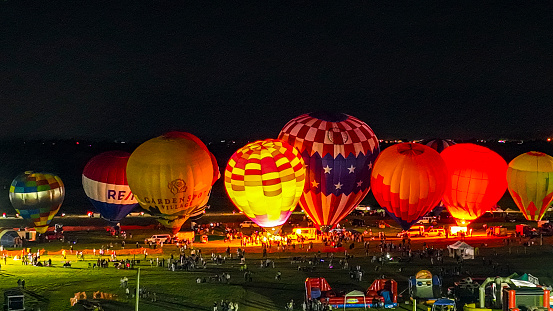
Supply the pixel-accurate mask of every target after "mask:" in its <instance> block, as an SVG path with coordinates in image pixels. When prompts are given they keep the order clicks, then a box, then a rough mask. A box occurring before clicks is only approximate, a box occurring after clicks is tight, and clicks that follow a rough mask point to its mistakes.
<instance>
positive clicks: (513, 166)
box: [507, 151, 553, 221]
mask: <svg viewBox="0 0 553 311" xmlns="http://www.w3.org/2000/svg"><path fill="white" fill-rule="evenodd" d="M507 185H508V188H509V193H510V194H511V197H512V198H513V200H514V201H515V203H516V205H517V206H518V207H519V208H520V211H521V212H522V213H523V214H524V217H526V219H527V220H533V221H538V220H540V219H541V218H542V217H543V215H544V214H545V212H546V211H547V208H548V207H549V204H551V201H552V200H553V157H551V156H549V155H547V154H545V153H542V152H537V151H530V152H527V153H523V154H521V155H519V156H518V157H516V158H514V159H513V160H512V161H511V162H510V163H509V167H508V169H507Z"/></svg>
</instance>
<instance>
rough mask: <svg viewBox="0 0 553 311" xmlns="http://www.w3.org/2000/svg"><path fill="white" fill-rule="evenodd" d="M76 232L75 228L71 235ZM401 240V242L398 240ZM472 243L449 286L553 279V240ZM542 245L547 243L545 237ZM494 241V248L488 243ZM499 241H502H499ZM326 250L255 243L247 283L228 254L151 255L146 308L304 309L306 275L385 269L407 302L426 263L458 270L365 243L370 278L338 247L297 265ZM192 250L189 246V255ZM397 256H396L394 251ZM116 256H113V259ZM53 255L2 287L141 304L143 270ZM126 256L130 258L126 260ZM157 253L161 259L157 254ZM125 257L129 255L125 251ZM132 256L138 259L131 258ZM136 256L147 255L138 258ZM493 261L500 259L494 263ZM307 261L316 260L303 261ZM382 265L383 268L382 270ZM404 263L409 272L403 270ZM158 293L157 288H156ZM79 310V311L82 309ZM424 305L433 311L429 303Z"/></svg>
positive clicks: (86, 239) (17, 268) (39, 295)
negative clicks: (201, 264) (383, 256)
mask: <svg viewBox="0 0 553 311" xmlns="http://www.w3.org/2000/svg"><path fill="white" fill-rule="evenodd" d="M131 233H132V234H133V237H132V239H130V240H128V241H127V248H128V247H135V244H134V243H135V242H136V241H139V242H141V243H142V242H143V241H144V238H146V237H149V236H150V235H151V234H153V233H155V232H153V231H151V230H150V231H148V230H133V231H132V232H131ZM68 235H69V233H68ZM70 236H71V240H77V241H78V243H77V244H75V245H74V250H75V251H77V250H80V249H92V248H96V249H99V248H100V247H101V246H102V245H106V246H107V245H109V244H110V243H113V244H114V247H113V249H115V250H118V249H120V248H121V244H120V241H121V240H120V239H116V238H112V237H110V236H108V235H106V233H105V232H103V231H91V232H84V231H83V232H72V233H71V234H70ZM454 241H455V239H452V238H450V239H448V240H446V239H435V240H430V239H420V240H417V239H414V240H413V245H414V248H415V249H422V243H423V242H425V243H426V244H427V246H429V247H435V248H445V247H446V246H447V245H448V244H452V243H453V242H454ZM396 242H397V241H396ZM467 242H468V243H469V244H471V245H473V246H478V247H479V249H480V255H479V256H478V257H477V259H475V260H469V261H466V262H465V264H464V266H463V270H462V275H460V276H456V277H446V278H444V283H445V286H449V285H451V284H452V283H453V281H456V280H460V279H461V278H463V277H466V276H469V275H471V276H482V277H487V276H495V275H501V276H507V275H508V274H510V273H512V272H518V273H524V272H526V273H531V274H533V275H535V276H537V277H539V278H540V280H541V281H542V282H544V283H546V284H551V280H552V279H551V277H552V276H553V248H552V247H551V242H552V241H551V238H548V239H546V240H545V241H544V245H541V246H538V245H535V246H532V247H523V246H520V244H516V245H514V246H513V245H511V246H510V247H509V246H503V243H502V240H501V239H500V238H486V237H481V238H467ZM376 244H377V242H376V241H374V242H372V243H371V255H373V254H377V249H376ZM537 244H539V243H538V242H537ZM227 245H230V244H225V243H224V242H223V241H221V240H219V241H214V242H213V241H210V242H209V243H207V244H200V243H195V245H194V246H195V247H196V249H198V248H201V249H202V253H203V254H204V257H207V258H209V257H210V256H211V253H212V252H214V253H218V254H222V253H224V251H225V250H226V247H227ZM486 245H487V246H486ZM492 246H495V247H492ZM30 247H31V248H32V250H33V251H36V250H37V249H38V248H40V249H42V248H44V249H45V250H46V252H48V251H59V250H60V249H61V248H62V247H63V248H65V249H69V244H68V243H67V242H65V243H62V242H52V243H43V244H32V243H31V244H30ZM237 247H239V244H238V243H236V241H234V243H233V244H232V245H231V251H232V253H233V254H235V252H236V248H237ZM318 250H322V245H321V244H320V243H315V248H314V251H311V252H307V251H306V249H299V247H298V248H296V250H295V251H293V252H286V253H283V252H278V251H277V250H276V249H275V248H272V249H271V250H270V254H269V258H271V259H273V260H274V261H275V268H274V269H273V268H260V264H259V263H260V259H261V249H260V247H248V248H247V249H246V258H247V260H246V262H247V264H248V266H249V269H250V270H251V271H252V272H253V281H252V282H251V283H250V282H245V281H244V278H243V273H242V272H241V271H239V266H240V265H239V262H238V261H237V260H236V259H234V260H227V261H226V263H225V264H223V265H216V264H214V263H211V262H210V261H208V262H209V264H208V266H207V268H206V269H198V270H195V271H192V272H186V271H175V272H173V271H168V270H167V269H166V268H160V267H151V266H150V263H149V262H148V261H144V260H143V256H140V257H142V258H140V259H142V260H141V263H140V265H139V266H138V267H140V268H141V279H140V285H141V287H144V288H145V289H147V290H148V291H150V292H151V293H156V298H157V301H154V302H153V301H152V299H151V298H147V299H142V300H141V302H140V310H212V306H213V303H214V302H215V301H221V300H222V299H224V300H229V301H233V302H238V303H239V305H240V310H252V311H253V310H284V306H285V304H286V303H287V302H288V301H290V299H293V300H294V301H295V302H296V309H297V310H301V306H300V304H301V302H302V301H303V299H304V298H303V297H304V281H305V278H306V277H310V276H312V277H319V276H322V277H325V278H326V279H327V280H328V282H329V283H330V285H331V286H332V287H333V288H336V289H338V290H340V289H342V290H346V291H350V290H353V289H358V290H362V291H364V290H366V289H367V288H368V287H369V285H370V284H371V283H372V281H373V280H374V279H375V278H377V277H380V276H381V275H385V276H386V277H390V278H394V279H395V280H396V281H397V282H398V287H399V291H400V292H403V294H402V296H401V297H400V301H401V302H403V301H405V300H408V298H409V297H408V293H407V291H405V290H406V288H407V279H408V277H409V276H412V275H414V274H415V273H416V272H417V271H419V270H421V269H428V270H430V271H431V272H433V273H438V272H439V271H440V270H441V269H445V270H447V269H450V268H452V267H453V266H455V265H456V263H455V262H454V261H453V259H451V258H446V260H445V262H444V264H443V265H437V266H431V264H430V260H429V259H419V258H417V259H415V260H414V261H412V262H409V263H404V262H397V261H392V262H389V263H386V264H385V265H384V266H382V267H381V268H376V265H375V264H373V263H371V262H370V260H369V259H370V257H369V258H367V257H365V253H364V250H363V249H362V245H361V244H360V243H356V247H355V248H354V249H352V250H348V254H350V255H353V256H354V257H353V258H352V259H350V260H349V266H350V267H352V266H356V265H359V266H361V268H362V269H363V270H364V271H365V275H364V278H363V281H362V282H358V281H355V280H352V279H350V277H349V270H344V269H340V268H339V267H337V266H339V265H336V261H337V260H339V259H342V258H344V253H343V251H342V252H337V253H335V258H336V259H335V261H334V263H335V264H334V268H332V269H330V268H329V267H328V259H327V254H326V253H324V252H323V253H322V254H321V257H322V259H323V260H324V262H321V263H320V264H319V265H317V266H315V270H314V271H313V272H305V271H298V264H291V263H290V260H289V258H290V257H292V256H306V257H313V256H314V253H315V252H317V251H318ZM163 251H164V252H163V255H162V256H160V259H161V258H165V259H168V258H169V257H170V256H171V254H173V255H174V256H175V257H176V258H178V253H179V252H178V249H177V248H176V247H175V246H174V245H165V246H164V247H163ZM189 251H190V250H187V252H188V253H189ZM391 255H392V256H395V255H396V254H393V253H392V254H391ZM107 257H108V256H105V258H107ZM482 257H485V259H486V260H485V262H486V265H483V262H484V261H483V260H482ZM49 258H51V259H52V262H53V264H54V267H34V266H32V265H28V266H24V265H22V264H21V261H16V260H13V259H12V258H10V259H8V260H7V265H5V264H4V263H3V262H2V267H1V270H0V290H2V291H3V290H5V289H8V288H12V287H17V281H18V279H25V281H26V290H25V296H26V305H27V306H28V309H29V310H32V309H33V308H35V310H36V309H37V308H38V307H40V310H54V311H57V310H71V306H70V298H71V297H73V296H74V295H75V293H77V292H86V293H87V296H88V297H91V296H92V293H93V292H95V291H101V292H105V293H110V294H115V295H117V301H116V302H105V303H102V306H103V307H104V309H105V310H134V300H133V299H127V297H126V295H125V292H124V290H123V288H121V287H120V279H121V278H122V277H125V276H126V277H127V278H128V279H129V286H130V287H131V288H135V287H136V275H137V270H136V269H135V270H118V269H115V268H113V267H112V266H110V267H109V268H106V269H91V268H89V263H93V262H96V258H94V257H93V256H92V255H87V256H85V261H79V260H77V258H76V255H72V254H68V259H67V260H71V262H72V267H71V268H63V267H62V263H63V262H64V260H63V258H62V257H61V256H60V255H45V256H42V258H41V260H42V261H43V260H47V259H49ZM124 258H125V257H123V259H124ZM154 258H155V257H154ZM118 259H121V256H118ZM131 259H132V258H131ZM136 259H139V258H138V256H137V258H136ZM489 260H492V261H493V263H494V265H489V264H487V263H488V261H489ZM301 265H304V266H305V265H308V263H302V264H301ZM376 269H379V270H378V271H376ZM400 269H401V272H400ZM277 271H281V273H282V280H281V281H276V280H275V278H274V277H275V275H276V272H277ZM223 272H226V273H229V274H230V275H231V280H230V284H223V283H218V282H210V283H201V284H197V283H196V279H197V278H198V277H200V278H209V277H211V276H214V275H216V274H221V273H223ZM152 295H153V294H152ZM398 308H400V309H408V310H412V306H409V305H405V304H403V303H401V304H400V307H398ZM74 309H76V310H78V308H77V307H74ZM421 310H426V309H425V308H423V307H422V306H421Z"/></svg>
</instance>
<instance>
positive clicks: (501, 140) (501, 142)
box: [497, 139, 505, 144]
mask: <svg viewBox="0 0 553 311" xmlns="http://www.w3.org/2000/svg"><path fill="white" fill-rule="evenodd" d="M497 142H498V143H500V144H504V143H505V141H504V140H503V139H500V140H498V141H497Z"/></svg>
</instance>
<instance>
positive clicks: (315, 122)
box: [279, 113, 380, 231]
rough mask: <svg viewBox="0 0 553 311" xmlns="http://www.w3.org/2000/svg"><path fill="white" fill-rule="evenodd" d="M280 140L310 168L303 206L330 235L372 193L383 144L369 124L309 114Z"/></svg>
mask: <svg viewBox="0 0 553 311" xmlns="http://www.w3.org/2000/svg"><path fill="white" fill-rule="evenodd" d="M279 139H282V140H284V141H287V142H288V143H290V144H291V145H292V146H294V147H296V148H298V150H299V151H300V153H301V155H302V157H303V160H304V162H305V165H306V176H307V179H306V183H305V187H304V190H303V195H302V197H301V199H300V206H301V207H302V208H303V210H304V211H305V212H306V213H307V215H308V216H309V218H311V220H313V222H314V223H315V225H316V226H317V227H318V228H319V229H321V230H323V231H327V230H329V229H331V228H333V227H334V226H336V225H337V224H338V222H339V221H340V220H342V219H344V217H346V216H347V215H348V214H349V213H350V212H351V211H352V210H353V209H354V208H355V206H357V204H359V203H360V202H361V200H363V198H364V197H365V196H366V195H367V193H368V192H369V190H370V177H371V169H372V165H373V162H374V160H375V159H376V157H377V155H378V153H379V152H380V148H379V144H378V139H377V138H376V135H375V134H374V132H373V131H372V129H371V128H370V127H369V126H368V125H367V124H366V123H365V122H363V121H361V120H359V119H357V118H355V117H352V116H349V115H346V114H342V113H338V114H328V113H309V114H304V115H301V116H299V117H297V118H294V119H292V120H291V121H290V122H288V123H287V124H286V125H285V126H284V128H283V129H282V131H281V132H280V135H279Z"/></svg>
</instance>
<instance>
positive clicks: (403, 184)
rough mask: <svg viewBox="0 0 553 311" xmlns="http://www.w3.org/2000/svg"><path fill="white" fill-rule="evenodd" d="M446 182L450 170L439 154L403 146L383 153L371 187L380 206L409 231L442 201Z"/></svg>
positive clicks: (423, 147) (425, 149)
mask: <svg viewBox="0 0 553 311" xmlns="http://www.w3.org/2000/svg"><path fill="white" fill-rule="evenodd" d="M446 179H447V168H446V166H445V163H444V160H442V158H441V157H440V154H439V153H438V152H436V151H435V150H434V149H432V148H430V147H427V146H425V145H421V144H415V143H401V144H397V145H393V146H390V147H388V148H386V149H385V150H384V151H382V152H381V153H380V155H379V156H378V158H377V159H376V163H375V164H374V168H373V171H372V179H371V187H372V192H373V194H374V197H375V199H376V200H377V201H378V203H379V204H380V206H382V207H384V208H385V209H386V210H387V211H388V214H389V215H390V216H392V218H394V219H395V220H396V221H397V222H398V223H399V225H400V226H401V227H402V228H403V230H408V229H409V228H410V227H411V226H412V225H413V224H414V223H416V222H417V221H418V220H419V219H420V218H421V217H422V216H424V215H425V214H426V213H428V212H429V211H430V210H431V209H432V208H433V207H434V206H436V204H437V203H438V202H440V200H441V199H442V195H443V194H444V191H445V185H446Z"/></svg>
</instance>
